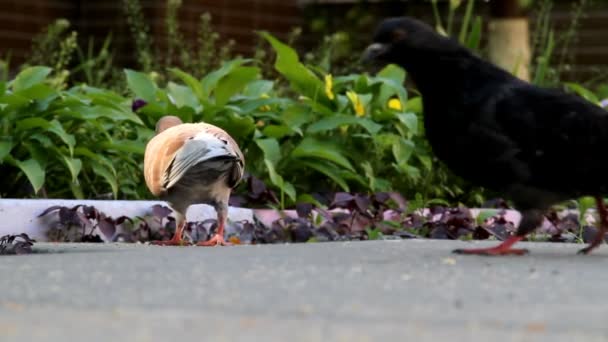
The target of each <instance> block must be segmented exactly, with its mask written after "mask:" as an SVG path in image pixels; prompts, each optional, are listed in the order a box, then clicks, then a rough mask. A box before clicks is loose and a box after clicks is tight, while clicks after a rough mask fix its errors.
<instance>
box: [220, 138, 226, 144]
mask: <svg viewBox="0 0 608 342" xmlns="http://www.w3.org/2000/svg"><path fill="white" fill-rule="evenodd" d="M220 140H221V141H222V142H223V143H224V145H228V140H226V139H220Z"/></svg>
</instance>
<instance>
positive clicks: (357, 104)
mask: <svg viewBox="0 0 608 342" xmlns="http://www.w3.org/2000/svg"><path fill="white" fill-rule="evenodd" d="M346 97H348V99H349V100H350V102H351V103H352V104H353V109H354V110H355V114H357V116H364V115H365V107H363V103H362V102H361V98H359V95H357V93H355V92H354V91H351V90H349V91H347V92H346Z"/></svg>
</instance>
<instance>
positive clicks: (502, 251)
mask: <svg viewBox="0 0 608 342" xmlns="http://www.w3.org/2000/svg"><path fill="white" fill-rule="evenodd" d="M523 238H524V237H523V236H512V237H510V238H508V239H506V240H505V241H503V242H502V243H501V244H500V245H498V246H496V247H490V248H471V249H456V250H454V253H457V254H473V255H524V254H526V253H528V250H527V249H517V248H511V246H513V245H514V244H515V243H516V242H518V241H519V240H521V239H523Z"/></svg>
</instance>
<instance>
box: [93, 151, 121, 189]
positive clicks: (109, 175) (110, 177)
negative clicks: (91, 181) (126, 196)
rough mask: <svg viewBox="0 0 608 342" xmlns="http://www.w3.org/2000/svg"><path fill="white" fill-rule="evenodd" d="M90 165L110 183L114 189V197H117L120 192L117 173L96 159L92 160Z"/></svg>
mask: <svg viewBox="0 0 608 342" xmlns="http://www.w3.org/2000/svg"><path fill="white" fill-rule="evenodd" d="M90 165H91V168H92V169H93V172H94V173H95V174H96V175H98V176H100V177H101V178H103V179H104V180H105V181H106V183H108V185H110V188H111V189H112V194H114V197H115V198H116V197H117V194H118V181H117V179H116V174H114V173H113V172H111V171H110V170H109V169H108V168H107V167H106V166H104V165H102V164H101V163H98V162H96V161H94V160H91V161H90Z"/></svg>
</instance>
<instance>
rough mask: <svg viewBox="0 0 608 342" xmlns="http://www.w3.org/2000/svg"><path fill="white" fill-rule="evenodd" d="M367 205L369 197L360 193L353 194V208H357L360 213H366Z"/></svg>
mask: <svg viewBox="0 0 608 342" xmlns="http://www.w3.org/2000/svg"><path fill="white" fill-rule="evenodd" d="M369 205H370V201H369V198H367V197H365V196H360V195H357V196H355V208H357V210H358V211H359V212H360V213H366V212H367V209H368V208H369Z"/></svg>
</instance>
